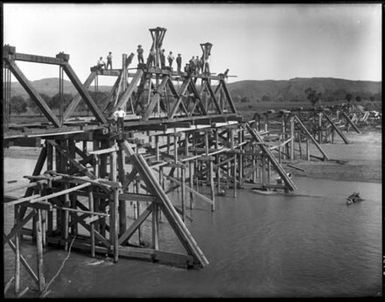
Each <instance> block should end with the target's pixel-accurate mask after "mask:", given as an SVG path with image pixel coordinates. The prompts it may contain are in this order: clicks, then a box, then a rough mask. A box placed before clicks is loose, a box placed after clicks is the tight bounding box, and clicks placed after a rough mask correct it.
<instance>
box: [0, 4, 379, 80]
mask: <svg viewBox="0 0 385 302" xmlns="http://www.w3.org/2000/svg"><path fill="white" fill-rule="evenodd" d="M3 22H4V27H3V31H4V33H3V34H4V44H9V45H12V46H15V47H16V51H17V52H21V53H28V54H35V55H43V56H52V57H54V56H55V55H56V54H58V53H59V52H61V51H64V52H65V53H68V54H69V55H70V60H69V63H70V64H71V66H72V68H73V69H74V70H75V72H76V74H77V75H78V76H79V78H80V79H81V80H82V81H84V80H85V79H86V78H87V76H88V75H89V73H90V67H91V66H94V65H96V61H97V59H98V58H99V57H100V56H103V58H104V59H105V58H106V56H107V54H108V52H109V51H111V52H112V55H113V67H117V68H118V67H121V60H122V59H121V58H122V54H123V53H127V54H130V53H131V52H133V53H134V54H136V48H137V45H138V44H141V45H142V46H143V48H144V50H145V57H147V55H148V50H149V48H150V47H151V43H152V39H151V35H150V32H149V28H154V27H158V26H160V27H165V28H167V32H166V34H165V38H164V41H163V48H164V49H165V50H166V52H167V53H168V52H169V51H170V50H171V51H173V53H181V54H182V58H183V62H182V66H184V63H185V62H186V61H187V60H189V59H190V58H191V57H192V56H201V54H202V51H201V48H200V43H205V42H210V43H212V44H213V48H212V50H211V57H210V70H211V72H215V73H222V72H224V71H225V70H226V69H229V75H234V76H236V77H229V78H228V81H229V82H234V81H240V80H288V79H291V78H295V77H333V78H342V79H350V80H369V81H381V80H382V77H381V59H382V58H381V47H382V40H381V36H382V32H381V25H382V16H381V4H309V5H306V4H187V3H185V4H154V3H153V4H130V3H127V4H54V3H51V4H16V3H13V4H11V3H6V4H4V17H3ZM134 63H135V64H133V65H132V66H131V67H136V64H137V60H136V57H135V58H134ZM18 65H19V66H20V68H21V69H22V70H23V72H24V73H25V75H26V76H27V77H28V79H29V80H39V79H42V78H49V77H58V75H59V68H58V67H56V66H50V65H42V64H35V63H23V62H18ZM103 78H106V77H103ZM112 80H113V79H104V80H103V79H102V80H100V79H99V85H103V84H106V85H108V84H111V83H112V82H113V81H112ZM111 81H112V82H111Z"/></svg>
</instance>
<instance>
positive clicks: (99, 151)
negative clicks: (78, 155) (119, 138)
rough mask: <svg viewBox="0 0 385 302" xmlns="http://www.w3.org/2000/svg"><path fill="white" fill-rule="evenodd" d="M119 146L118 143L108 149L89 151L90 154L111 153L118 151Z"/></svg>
mask: <svg viewBox="0 0 385 302" xmlns="http://www.w3.org/2000/svg"><path fill="white" fill-rule="evenodd" d="M118 150H119V148H118V146H117V145H114V146H112V147H111V148H107V149H100V150H95V151H89V152H88V153H89V154H92V155H100V154H106V153H111V152H116V151H118Z"/></svg>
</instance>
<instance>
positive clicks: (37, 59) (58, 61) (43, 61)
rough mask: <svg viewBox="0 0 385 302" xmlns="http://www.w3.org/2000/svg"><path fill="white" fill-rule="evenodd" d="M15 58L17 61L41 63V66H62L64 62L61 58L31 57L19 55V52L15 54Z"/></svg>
mask: <svg viewBox="0 0 385 302" xmlns="http://www.w3.org/2000/svg"><path fill="white" fill-rule="evenodd" d="M13 58H14V60H16V61H24V62H33V63H41V64H51V65H61V64H63V62H64V61H63V59H61V58H53V57H46V56H38V55H30V54H25V53H19V52H18V53H15V55H14V57H13Z"/></svg>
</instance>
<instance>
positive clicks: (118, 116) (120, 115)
mask: <svg viewBox="0 0 385 302" xmlns="http://www.w3.org/2000/svg"><path fill="white" fill-rule="evenodd" d="M125 116H126V112H125V111H124V110H123V109H122V107H119V108H118V110H117V111H115V112H114V117H115V119H117V120H118V130H121V131H123V128H124V117H125Z"/></svg>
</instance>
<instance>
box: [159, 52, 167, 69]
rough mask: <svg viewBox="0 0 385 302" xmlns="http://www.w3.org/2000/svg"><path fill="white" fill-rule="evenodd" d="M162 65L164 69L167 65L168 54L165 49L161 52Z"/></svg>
mask: <svg viewBox="0 0 385 302" xmlns="http://www.w3.org/2000/svg"><path fill="white" fill-rule="evenodd" d="M160 66H161V68H162V69H164V67H165V66H166V54H165V51H164V49H162V51H161V52H160Z"/></svg>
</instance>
